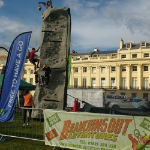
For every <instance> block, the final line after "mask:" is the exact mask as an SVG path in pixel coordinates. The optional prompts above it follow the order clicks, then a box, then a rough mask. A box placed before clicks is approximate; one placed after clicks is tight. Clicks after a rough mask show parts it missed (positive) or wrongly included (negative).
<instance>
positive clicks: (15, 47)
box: [0, 32, 31, 122]
mask: <svg viewBox="0 0 150 150" xmlns="http://www.w3.org/2000/svg"><path fill="white" fill-rule="evenodd" d="M30 37H31V32H25V33H22V34H20V35H18V36H17V37H16V38H15V40H14V41H13V43H12V44H11V47H10V50H9V53H8V58H7V63H6V70H5V74H4V78H3V84H2V90H1V98H0V122H9V121H11V120H12V119H13V115H14V108H15V104H16V98H17V92H18V88H19V85H20V79H21V74H22V71H23V66H24V62H25V58H26V52H27V49H28V45H29V41H30Z"/></svg>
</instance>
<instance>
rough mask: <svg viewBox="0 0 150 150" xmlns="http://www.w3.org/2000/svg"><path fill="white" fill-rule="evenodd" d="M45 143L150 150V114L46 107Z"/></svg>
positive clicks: (104, 149) (107, 149)
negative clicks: (100, 112) (149, 115)
mask: <svg viewBox="0 0 150 150" xmlns="http://www.w3.org/2000/svg"><path fill="white" fill-rule="evenodd" d="M44 127H45V144H46V145H50V146H58V147H63V148H71V149H79V150H149V149H150V117H132V116H119V115H110V114H93V113H83V112H64V111H52V110H44Z"/></svg>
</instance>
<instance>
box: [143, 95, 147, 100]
mask: <svg viewBox="0 0 150 150" xmlns="http://www.w3.org/2000/svg"><path fill="white" fill-rule="evenodd" d="M143 98H144V99H145V100H146V101H148V93H143Z"/></svg>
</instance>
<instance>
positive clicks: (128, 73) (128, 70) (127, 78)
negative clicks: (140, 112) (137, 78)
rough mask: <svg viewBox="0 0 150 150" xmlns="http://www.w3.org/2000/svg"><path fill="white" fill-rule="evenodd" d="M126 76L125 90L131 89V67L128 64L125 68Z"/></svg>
mask: <svg viewBox="0 0 150 150" xmlns="http://www.w3.org/2000/svg"><path fill="white" fill-rule="evenodd" d="M126 67H127V69H126V71H127V76H126V81H127V89H130V88H131V65H130V64H128V65H127V66H126Z"/></svg>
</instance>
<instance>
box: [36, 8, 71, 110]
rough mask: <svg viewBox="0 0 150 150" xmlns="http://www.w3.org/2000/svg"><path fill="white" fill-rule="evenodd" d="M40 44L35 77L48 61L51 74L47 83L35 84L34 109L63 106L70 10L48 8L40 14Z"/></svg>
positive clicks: (41, 72)
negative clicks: (41, 20) (44, 84)
mask: <svg viewBox="0 0 150 150" xmlns="http://www.w3.org/2000/svg"><path fill="white" fill-rule="evenodd" d="M42 19H43V23H42V45H41V50H40V68H39V71H38V76H39V77H40V76H41V75H42V74H43V71H42V67H43V66H44V64H47V65H48V66H49V67H50V68H51V70H52V73H51V75H50V81H49V83H48V86H43V85H40V84H39V83H37V87H36V91H35V95H34V102H35V107H36V108H49V109H63V108H64V106H65V105H66V97H67V96H66V92H67V64H68V56H69V50H70V34H71V15H70V9H68V8H64V9H57V8H49V9H47V10H46V11H45V12H44V13H43V15H42Z"/></svg>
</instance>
